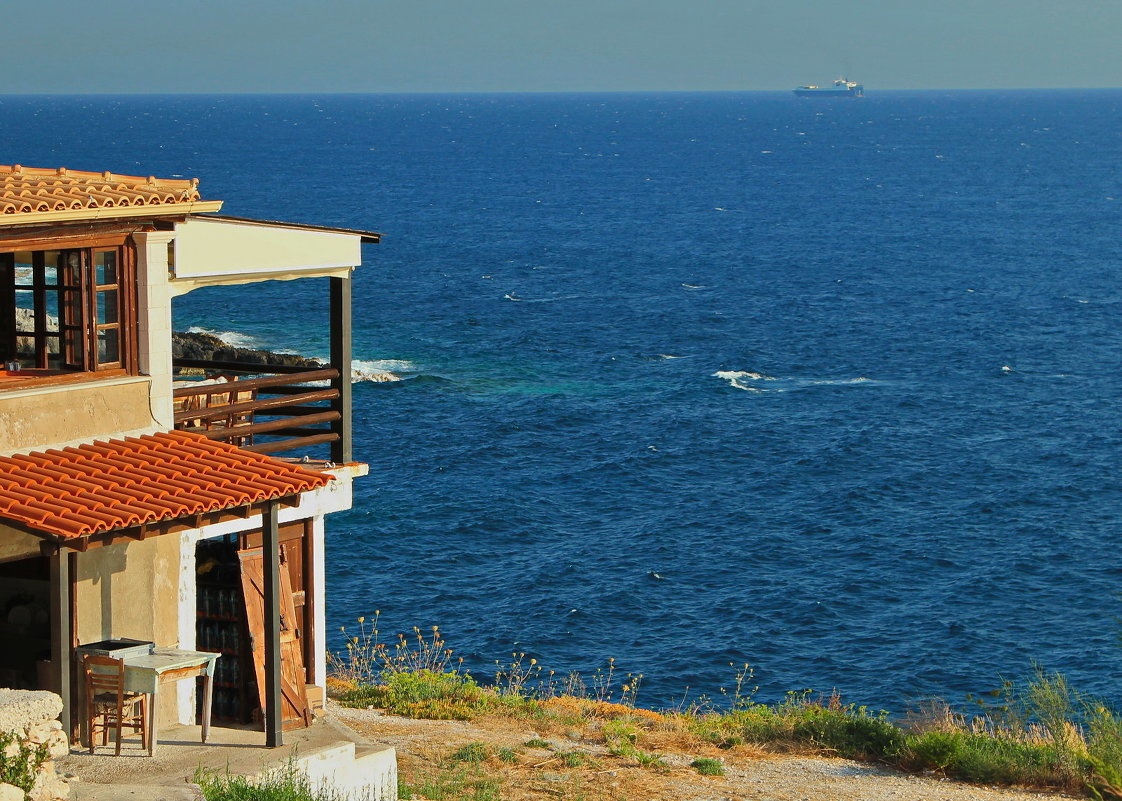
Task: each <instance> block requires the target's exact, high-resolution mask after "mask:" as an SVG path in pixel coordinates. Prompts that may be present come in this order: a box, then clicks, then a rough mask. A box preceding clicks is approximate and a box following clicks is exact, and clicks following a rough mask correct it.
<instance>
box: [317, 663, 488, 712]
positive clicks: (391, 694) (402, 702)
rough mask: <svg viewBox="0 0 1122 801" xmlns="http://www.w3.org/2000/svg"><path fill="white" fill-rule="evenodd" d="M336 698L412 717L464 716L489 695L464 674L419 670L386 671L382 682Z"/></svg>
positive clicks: (481, 705) (484, 703) (478, 708)
mask: <svg viewBox="0 0 1122 801" xmlns="http://www.w3.org/2000/svg"><path fill="white" fill-rule="evenodd" d="M338 701H339V703H340V704H342V705H343V706H350V707H358V708H362V707H370V706H373V707H378V708H380V709H385V710H386V711H387V712H390V713H392V714H395V715H403V716H406V717H412V718H430V719H440V720H444V719H452V720H467V719H469V718H470V717H471V716H472V714H473V713H475V712H478V711H481V709H482V708H486V707H487V706H488V701H489V696H488V694H487V693H486V691H484V690H483V688H481V687H480V686H479V685H478V684H476V683H475V680H474V679H473V678H472V677H471V676H468V675H467V674H464V673H436V672H434V671H431V670H419V671H416V672H414V673H393V674H390V675H388V676H387V677H386V681H385V683H384V684H378V685H370V684H363V685H359V686H358V687H355V688H353V689H350V690H345V691H344V692H342V693H340V695H339V697H338Z"/></svg>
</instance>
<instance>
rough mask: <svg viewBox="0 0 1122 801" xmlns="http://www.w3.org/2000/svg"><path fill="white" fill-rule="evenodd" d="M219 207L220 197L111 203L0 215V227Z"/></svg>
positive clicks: (161, 214)
mask: <svg viewBox="0 0 1122 801" xmlns="http://www.w3.org/2000/svg"><path fill="white" fill-rule="evenodd" d="M221 208H222V201H221V200H206V201H203V200H197V201H191V202H187V203H161V204H159V205H153V206H110V207H107V208H96V209H85V208H83V209H65V210H63V211H33V212H26V213H18V214H8V215H3V216H0V227H9V226H17V225H38V224H40V223H55V222H93V221H96V220H119V219H139V218H142V217H167V216H175V215H186V214H206V213H212V212H216V211H219V210H220V209H221Z"/></svg>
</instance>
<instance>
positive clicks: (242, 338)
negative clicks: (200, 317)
mask: <svg viewBox="0 0 1122 801" xmlns="http://www.w3.org/2000/svg"><path fill="white" fill-rule="evenodd" d="M187 333H188V334H209V335H210V336H212V337H218V338H219V339H221V340H222V341H223V342H225V343H226V344H227V345H229V346H230V347H231V348H250V349H252V350H257V349H259V348H260V347H261V340H259V339H257V338H256V337H252V336H250V335H249V334H243V333H241V332H240V331H216V330H214V329H213V328H203V327H202V326H201V325H193V326H191V327H190V328H188V329H187ZM274 352H275V353H289V352H290V351H283V350H278V351H274Z"/></svg>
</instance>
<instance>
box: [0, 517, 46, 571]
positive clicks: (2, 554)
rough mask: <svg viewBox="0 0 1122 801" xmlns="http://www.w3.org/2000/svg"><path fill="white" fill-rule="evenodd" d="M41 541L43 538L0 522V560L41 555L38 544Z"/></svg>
mask: <svg viewBox="0 0 1122 801" xmlns="http://www.w3.org/2000/svg"><path fill="white" fill-rule="evenodd" d="M42 542H43V540H41V539H39V538H38V537H35V536H32V535H31V534H28V533H27V532H25V531H20V530H19V529H16V528H12V527H11V526H6V525H4V524H3V523H0V562H11V561H12V560H14V559H30V558H31V557H33V556H41V555H42V550H41V549H40V547H39V546H40V543H42Z"/></svg>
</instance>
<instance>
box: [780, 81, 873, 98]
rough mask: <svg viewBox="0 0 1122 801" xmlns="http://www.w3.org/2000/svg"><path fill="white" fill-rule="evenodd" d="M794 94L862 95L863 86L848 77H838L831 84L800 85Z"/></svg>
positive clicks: (805, 95) (820, 95)
mask: <svg viewBox="0 0 1122 801" xmlns="http://www.w3.org/2000/svg"><path fill="white" fill-rule="evenodd" d="M795 94H796V95H798V96H799V97H864V96H865V87H864V86H862V85H861V84H859V83H855V82H854V81H851V80H849V79H848V78H838V79H837V80H836V81H834V85H833V86H816V85H815V84H810V85H809V86H800V87H799V88H797V89H795Z"/></svg>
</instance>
